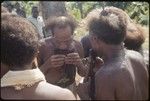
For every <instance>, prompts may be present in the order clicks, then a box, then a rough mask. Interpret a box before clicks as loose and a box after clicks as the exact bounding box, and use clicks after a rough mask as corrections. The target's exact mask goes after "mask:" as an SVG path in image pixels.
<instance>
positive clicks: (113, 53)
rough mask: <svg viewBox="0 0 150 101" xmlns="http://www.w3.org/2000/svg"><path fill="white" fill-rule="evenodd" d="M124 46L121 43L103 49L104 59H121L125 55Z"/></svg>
mask: <svg viewBox="0 0 150 101" xmlns="http://www.w3.org/2000/svg"><path fill="white" fill-rule="evenodd" d="M124 54H125V53H124V46H123V45H122V44H121V45H115V46H114V45H109V46H108V47H106V48H105V49H104V50H103V56H102V58H103V60H104V61H105V62H107V61H110V60H112V59H119V58H120V57H123V56H124Z"/></svg>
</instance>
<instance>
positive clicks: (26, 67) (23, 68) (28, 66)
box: [10, 64, 32, 71]
mask: <svg viewBox="0 0 150 101" xmlns="http://www.w3.org/2000/svg"><path fill="white" fill-rule="evenodd" d="M30 69H32V64H28V65H25V66H13V67H11V68H10V70H12V71H22V70H30Z"/></svg>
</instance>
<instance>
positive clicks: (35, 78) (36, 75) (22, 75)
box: [1, 68, 46, 90]
mask: <svg viewBox="0 0 150 101" xmlns="http://www.w3.org/2000/svg"><path fill="white" fill-rule="evenodd" d="M39 81H46V80H45V76H44V75H43V73H42V72H41V71H40V70H39V69H38V68H36V69H32V70H23V71H8V72H7V73H6V74H5V75H4V76H3V77H2V78H1V87H8V86H13V87H15V89H16V90H21V89H22V88H24V87H25V86H27V87H31V86H32V85H34V84H35V83H37V82H39Z"/></svg>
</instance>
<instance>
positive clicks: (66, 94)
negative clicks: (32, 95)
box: [36, 83, 76, 100]
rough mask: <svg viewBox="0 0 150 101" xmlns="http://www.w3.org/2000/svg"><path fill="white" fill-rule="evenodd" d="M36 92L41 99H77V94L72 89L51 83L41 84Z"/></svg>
mask: <svg viewBox="0 0 150 101" xmlns="http://www.w3.org/2000/svg"><path fill="white" fill-rule="evenodd" d="M36 93H37V96H39V97H40V99H46V100H76V99H75V96H74V95H73V93H72V92H71V91H70V90H68V89H65V88H61V87H59V86H55V85H52V84H49V83H41V86H38V88H37V90H36Z"/></svg>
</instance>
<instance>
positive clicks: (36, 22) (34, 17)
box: [28, 6, 44, 39]
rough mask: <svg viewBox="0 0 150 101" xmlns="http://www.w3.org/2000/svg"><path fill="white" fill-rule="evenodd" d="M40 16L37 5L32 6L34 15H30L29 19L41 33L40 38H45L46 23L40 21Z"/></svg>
mask: <svg viewBox="0 0 150 101" xmlns="http://www.w3.org/2000/svg"><path fill="white" fill-rule="evenodd" d="M38 16H39V11H38V7H37V6H33V7H32V16H30V17H28V20H29V21H30V22H31V23H32V24H33V25H34V26H35V28H36V29H37V32H38V33H39V34H38V37H39V39H42V38H44V35H43V27H44V24H43V23H42V22H40V20H39V19H38Z"/></svg>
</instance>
